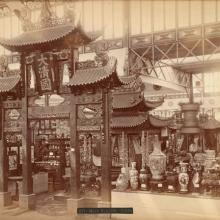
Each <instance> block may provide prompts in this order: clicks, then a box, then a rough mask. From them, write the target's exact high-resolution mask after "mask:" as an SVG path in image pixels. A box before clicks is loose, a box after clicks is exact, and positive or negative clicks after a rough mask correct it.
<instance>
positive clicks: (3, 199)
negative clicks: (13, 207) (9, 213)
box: [0, 96, 11, 210]
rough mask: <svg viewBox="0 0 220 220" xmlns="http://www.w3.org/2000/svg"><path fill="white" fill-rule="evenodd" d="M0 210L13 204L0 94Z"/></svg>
mask: <svg viewBox="0 0 220 220" xmlns="http://www.w3.org/2000/svg"><path fill="white" fill-rule="evenodd" d="M0 126H1V127H0V210H1V209H2V208H3V207H4V206H7V205H10V204H11V193H10V192H8V165H7V164H8V160H7V149H6V147H5V145H4V109H3V102H2V97H1V96H0Z"/></svg>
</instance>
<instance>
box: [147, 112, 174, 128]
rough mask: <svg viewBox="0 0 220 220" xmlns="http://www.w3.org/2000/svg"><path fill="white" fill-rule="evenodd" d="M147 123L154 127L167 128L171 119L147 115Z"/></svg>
mask: <svg viewBox="0 0 220 220" xmlns="http://www.w3.org/2000/svg"><path fill="white" fill-rule="evenodd" d="M149 122H150V124H151V125H152V126H154V127H168V126H169V125H170V124H171V123H172V118H169V119H162V118H159V117H156V116H153V115H149Z"/></svg>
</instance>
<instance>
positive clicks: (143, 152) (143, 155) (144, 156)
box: [141, 130, 146, 167]
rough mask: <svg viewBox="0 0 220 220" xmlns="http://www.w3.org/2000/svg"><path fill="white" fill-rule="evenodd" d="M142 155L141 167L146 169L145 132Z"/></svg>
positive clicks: (143, 134) (142, 134)
mask: <svg viewBox="0 0 220 220" xmlns="http://www.w3.org/2000/svg"><path fill="white" fill-rule="evenodd" d="M141 151H142V152H141V153H142V163H141V166H142V167H144V166H145V164H146V145H145V132H144V130H142V131H141Z"/></svg>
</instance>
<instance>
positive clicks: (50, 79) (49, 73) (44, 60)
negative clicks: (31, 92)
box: [34, 53, 55, 94]
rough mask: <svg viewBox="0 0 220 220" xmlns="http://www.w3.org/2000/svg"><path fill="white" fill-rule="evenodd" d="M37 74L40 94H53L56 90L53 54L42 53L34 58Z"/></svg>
mask: <svg viewBox="0 0 220 220" xmlns="http://www.w3.org/2000/svg"><path fill="white" fill-rule="evenodd" d="M34 61H35V65H34V66H35V74H36V81H37V88H38V91H39V93H41V94H43V93H45V92H53V91H54V89H55V67H54V66H55V65H54V59H53V55H52V54H51V53H40V54H37V55H36V56H35V57H34Z"/></svg>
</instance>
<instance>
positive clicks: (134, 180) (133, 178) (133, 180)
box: [129, 162, 138, 190]
mask: <svg viewBox="0 0 220 220" xmlns="http://www.w3.org/2000/svg"><path fill="white" fill-rule="evenodd" d="M129 176H130V185H131V190H137V189H138V171H137V170H136V162H131V169H130V171H129Z"/></svg>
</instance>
